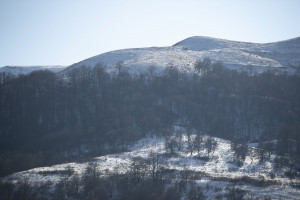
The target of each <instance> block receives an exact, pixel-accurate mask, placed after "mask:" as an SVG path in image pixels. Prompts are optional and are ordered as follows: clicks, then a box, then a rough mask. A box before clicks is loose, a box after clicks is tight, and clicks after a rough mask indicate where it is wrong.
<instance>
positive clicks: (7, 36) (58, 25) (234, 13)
mask: <svg viewBox="0 0 300 200" xmlns="http://www.w3.org/2000/svg"><path fill="white" fill-rule="evenodd" d="M299 9H300V0H251V1H249V0H0V66H6V65H14V66H16V65H21V66H30V65H31V66H32V65H65V66H68V65H71V64H73V63H76V62H79V61H81V60H83V59H86V58H89V57H92V56H95V55H98V54H101V53H104V52H108V51H112V50H117V49H125V48H139V47H153V46H171V45H173V44H175V43H177V42H179V41H181V40H183V39H185V38H188V37H191V36H210V37H215V38H222V39H230V40H236V41H245V42H258V43H266V42H275V41H281V40H286V39H290V38H295V37H299V36H300V12H299Z"/></svg>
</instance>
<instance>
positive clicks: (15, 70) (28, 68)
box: [0, 65, 65, 76]
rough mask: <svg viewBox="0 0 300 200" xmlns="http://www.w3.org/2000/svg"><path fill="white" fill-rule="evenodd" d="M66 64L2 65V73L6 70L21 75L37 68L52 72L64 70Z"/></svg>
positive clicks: (0, 69) (0, 68) (0, 70)
mask: <svg viewBox="0 0 300 200" xmlns="http://www.w3.org/2000/svg"><path fill="white" fill-rule="evenodd" d="M64 68H65V66H59V65H54V66H4V67H0V73H1V72H6V73H11V74H13V75H15V76H18V75H21V74H29V73H31V72H33V71H37V70H49V71H52V72H59V71H61V70H63V69H64Z"/></svg>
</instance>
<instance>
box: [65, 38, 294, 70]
mask: <svg viewBox="0 0 300 200" xmlns="http://www.w3.org/2000/svg"><path fill="white" fill-rule="evenodd" d="M206 57H209V58H210V59H211V60H212V61H213V62H218V61H221V62H223V63H224V65H225V66H227V67H229V68H233V69H238V70H252V71H255V72H262V71H265V70H267V69H279V70H282V71H288V72H289V73H294V72H296V71H297V69H298V68H299V67H300V37H298V38H295V39H290V40H286V41H280V42H274V43H265V44H259V43H247V42H237V41H230V40H224V39H216V38H211V37H199V36H197V37H190V38H187V39H185V40H182V41H180V42H178V43H176V44H175V45H173V46H171V47H150V48H136V49H123V50H117V51H111V52H107V53H103V54H100V55H97V56H94V57H91V58H88V59H86V60H83V61H81V62H78V63H75V64H73V65H71V66H69V67H67V68H66V69H65V70H63V73H68V72H69V71H70V70H72V69H74V68H77V67H80V66H83V65H84V66H88V67H93V66H95V65H97V64H102V65H104V66H106V69H107V71H115V70H116V68H117V67H118V65H119V66H121V67H123V68H124V69H126V70H128V71H129V72H130V73H132V74H138V73H141V72H143V71H144V70H146V69H147V68H148V67H150V66H153V67H155V68H156V69H157V70H160V69H164V68H165V67H167V66H174V67H176V68H178V69H179V70H183V71H186V72H191V71H193V66H194V64H195V62H196V61H197V60H199V59H200V60H201V59H204V58H206Z"/></svg>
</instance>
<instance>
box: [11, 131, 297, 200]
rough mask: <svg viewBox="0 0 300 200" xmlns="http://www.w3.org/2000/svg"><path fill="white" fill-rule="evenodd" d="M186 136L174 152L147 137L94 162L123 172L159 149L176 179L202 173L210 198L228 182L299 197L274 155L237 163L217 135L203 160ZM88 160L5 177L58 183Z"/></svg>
mask: <svg viewBox="0 0 300 200" xmlns="http://www.w3.org/2000/svg"><path fill="white" fill-rule="evenodd" d="M191 137H193V136H191ZM205 137H207V136H204V138H205ZM187 138H188V137H187V135H183V137H182V142H183V148H182V150H181V151H176V154H175V155H170V154H166V150H165V138H164V137H162V138H157V137H148V138H145V139H142V140H139V141H138V142H137V143H136V144H134V145H133V146H132V147H130V149H129V150H128V151H127V152H123V153H118V154H110V155H106V156H101V157H95V158H94V160H93V161H91V162H94V163H97V168H98V170H99V171H101V172H102V174H103V175H105V174H106V173H107V174H110V173H111V172H114V171H116V170H117V171H118V173H121V174H122V173H126V172H127V171H128V169H129V167H130V165H131V163H132V159H133V158H136V157H140V158H145V159H146V158H148V157H149V155H150V153H157V154H161V155H164V156H165V157H164V161H163V165H164V167H165V168H168V169H173V171H174V173H175V174H174V176H172V178H171V179H173V181H178V180H176V177H178V176H176V173H177V174H178V173H181V172H183V171H187V170H188V171H193V172H194V173H196V174H197V173H198V174H200V176H199V178H197V179H196V180H194V181H195V183H196V184H197V185H198V186H200V187H201V188H204V194H205V195H206V196H208V197H209V199H214V198H215V196H216V195H217V194H218V193H224V192H225V191H226V189H227V187H228V186H231V187H236V188H240V189H244V190H247V191H248V193H249V194H251V195H253V196H254V197H259V198H263V197H264V196H269V197H272V199H280V198H281V199H298V198H299V197H300V190H299V189H296V188H293V187H292V186H291V184H293V183H296V180H292V179H289V178H287V177H285V176H284V174H283V173H282V172H281V171H277V170H275V169H274V168H273V163H272V162H271V160H272V158H271V159H270V160H269V161H265V162H263V163H259V160H258V159H250V158H249V156H247V157H246V160H245V163H244V164H243V165H242V166H241V167H238V166H237V165H235V164H233V162H232V161H233V151H232V150H231V147H230V142H229V141H227V140H223V139H220V138H215V139H216V141H217V142H218V147H217V148H216V150H215V151H214V152H213V153H211V155H210V159H209V160H208V161H204V160H200V159H199V158H198V157H197V156H196V155H197V152H196V151H194V152H193V155H190V152H189V151H188V150H187V140H188V139H187ZM253 146H255V144H254V145H253V144H251V148H255V147H253ZM206 155H207V152H206V150H205V149H203V150H201V151H200V156H206ZM88 164H90V162H87V163H66V164H60V165H54V166H50V167H40V168H35V169H31V170H28V171H23V172H19V173H15V174H12V175H10V176H8V177H6V178H5V180H6V181H10V182H14V183H17V182H18V181H24V180H26V181H28V183H30V184H31V185H36V184H37V185H38V184H40V183H46V182H51V183H52V184H53V185H55V183H58V182H59V181H60V180H62V179H63V178H67V176H66V174H65V173H60V172H63V171H66V170H68V169H72V170H73V172H74V173H73V175H72V176H74V175H78V176H79V177H80V176H81V175H82V173H83V172H84V170H85V168H86V167H87V166H88ZM271 172H273V173H274V174H275V176H274V177H272V178H271V177H270V173H271ZM72 176H71V177H72ZM71 177H68V178H71ZM174 177H175V178H174ZM243 177H247V178H249V179H251V180H258V181H259V180H264V181H266V182H268V181H269V182H270V184H268V185H267V186H264V187H263V186H256V185H255V184H250V183H247V182H242V181H240V182H237V183H238V184H237V183H236V182H235V181H234V180H237V179H243ZM179 179H180V178H179ZM216 191H217V192H216Z"/></svg>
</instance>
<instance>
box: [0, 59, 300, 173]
mask: <svg viewBox="0 0 300 200" xmlns="http://www.w3.org/2000/svg"><path fill="white" fill-rule="evenodd" d="M299 91H300V77H299V76H297V75H288V74H286V73H282V74H279V73H275V72H273V71H266V72H264V73H261V74H249V73H247V72H245V71H234V70H229V69H227V68H226V67H224V66H223V65H222V63H212V62H211V61H210V60H209V59H205V60H203V61H198V62H196V64H195V73H185V72H181V71H178V70H177V69H176V68H175V67H169V68H166V69H165V70H164V71H162V72H161V74H160V75H153V73H152V71H151V68H150V69H149V71H148V72H145V73H143V74H139V75H130V73H129V72H127V71H126V70H123V69H122V68H121V69H119V71H118V73H117V74H116V75H111V74H108V73H107V72H106V71H105V67H103V66H101V65H97V66H96V67H94V68H91V67H85V66H82V67H80V68H76V69H74V70H72V71H71V72H70V73H69V74H68V75H67V76H61V75H59V74H54V73H52V72H49V71H36V72H32V73H31V74H29V75H21V76H19V77H14V76H12V75H10V74H6V73H2V74H0V138H1V140H0V168H1V169H0V176H4V175H7V174H10V173H13V172H15V171H19V170H25V169H29V168H32V167H37V166H43V165H49V164H54V163H60V162H66V161H69V160H74V159H83V158H85V157H88V156H95V155H104V154H107V153H110V152H118V151H123V150H125V149H126V148H127V146H128V145H130V144H132V143H134V142H135V141H136V140H138V139H140V138H142V137H145V136H146V135H149V134H150V135H157V136H169V135H170V134H172V133H173V129H174V125H175V124H180V125H181V126H184V127H186V128H187V130H195V131H197V132H199V133H204V134H208V135H211V136H217V137H221V138H225V139H230V140H237V141H239V144H242V143H244V142H247V141H257V142H259V141H262V142H263V141H271V140H276V141H277V143H276V145H275V146H274V149H273V151H276V152H277V153H278V154H279V155H282V157H281V158H282V159H283V158H286V157H287V156H293V158H294V157H295V160H297V159H298V160H299V158H298V157H299V156H298V155H300V154H299V151H300V145H299V142H300V135H299V131H300V123H299V122H300V92H299ZM210 142H213V141H210ZM208 143H209V141H208ZM211 144H212V145H210V146H214V145H213V143H211ZM262 144H263V143H262ZM287 145H288V146H289V148H284V147H285V146H287ZM195 148H196V147H195ZM242 148H243V145H236V146H235V149H242ZM263 149H265V148H263ZM193 150H194V149H192V151H193ZM208 151H209V149H208ZM237 152H241V151H240V150H238V151H237ZM192 153H193V152H192ZM208 154H209V152H208ZM264 155H265V154H264ZM243 157H244V156H243V155H238V156H237V161H238V160H242V158H243ZM294 166H295V167H296V166H297V165H294Z"/></svg>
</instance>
